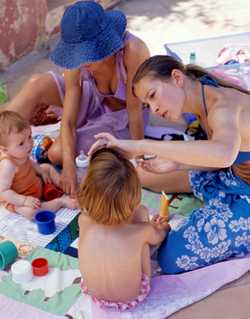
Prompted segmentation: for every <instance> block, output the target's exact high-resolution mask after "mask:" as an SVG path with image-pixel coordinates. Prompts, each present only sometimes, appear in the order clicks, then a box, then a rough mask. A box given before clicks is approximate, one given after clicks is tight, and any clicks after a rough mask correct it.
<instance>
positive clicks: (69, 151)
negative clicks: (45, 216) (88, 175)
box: [8, 1, 149, 195]
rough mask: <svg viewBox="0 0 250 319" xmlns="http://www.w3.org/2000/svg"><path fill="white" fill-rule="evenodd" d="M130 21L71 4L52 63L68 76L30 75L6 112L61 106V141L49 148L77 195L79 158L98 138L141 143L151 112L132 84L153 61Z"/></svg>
mask: <svg viewBox="0 0 250 319" xmlns="http://www.w3.org/2000/svg"><path fill="white" fill-rule="evenodd" d="M126 25H127V21H126V17H125V15H124V14H123V13H122V12H121V11H118V10H104V9H103V8H102V7H101V6H100V5H99V4H97V3H95V2H93V1H79V2H76V3H75V4H73V5H71V6H69V7H68V8H67V9H66V11H65V12H64V15H63V18H62V21H61V38H60V40H59V42H58V43H57V45H56V47H55V49H54V51H53V53H52V55H51V59H52V61H54V63H55V64H57V65H59V66H60V67H62V68H64V69H65V71H64V76H61V75H58V74H55V73H54V72H49V73H46V74H42V75H38V76H34V77H32V78H31V79H30V80H29V81H28V82H27V83H26V84H25V86H24V87H23V89H22V90H21V91H20V93H19V94H18V95H17V96H16V97H15V98H14V99H13V100H12V101H11V102H10V104H9V105H8V108H9V109H11V110H13V111H17V112H19V113H20V114H22V116H23V117H25V118H27V119H31V118H32V116H33V115H34V113H35V112H36V110H37V105H38V104H39V103H44V104H47V105H58V106H63V116H62V123H61V132H60V137H59V138H58V139H57V140H56V142H55V143H54V144H53V145H52V147H51V148H50V150H49V158H50V160H51V161H52V162H53V163H61V164H62V165H63V174H62V186H63V189H64V191H65V192H66V193H70V194H71V195H74V194H75V191H76V172H75V156H76V155H78V154H79V153H80V150H83V151H84V152H85V153H86V152H87V151H88V149H89V147H90V145H91V144H92V143H93V141H94V135H95V134H96V133H98V132H102V131H107V132H110V133H112V134H114V135H115V136H116V137H118V138H133V139H141V138H143V137H144V126H145V123H146V122H147V112H146V110H143V109H142V104H141V103H140V102H139V99H137V98H136V97H134V96H133V94H132V86H131V81H132V78H133V76H134V74H135V72H136V69H137V67H138V66H139V65H140V64H141V63H142V62H143V61H144V60H145V59H147V58H148V57H149V50H148V48H147V46H146V45H145V43H144V42H143V41H142V40H140V39H138V38H137V37H135V36H133V35H132V34H130V33H129V32H128V31H126Z"/></svg>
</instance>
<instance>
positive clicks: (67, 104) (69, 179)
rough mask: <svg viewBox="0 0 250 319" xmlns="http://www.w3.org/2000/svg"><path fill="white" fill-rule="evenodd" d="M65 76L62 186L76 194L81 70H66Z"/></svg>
mask: <svg viewBox="0 0 250 319" xmlns="http://www.w3.org/2000/svg"><path fill="white" fill-rule="evenodd" d="M64 78H65V97H64V102H63V107H64V109H63V117H62V123H61V132H60V134H61V141H62V164H63V172H62V188H63V190H64V191H65V192H66V193H69V194H71V195H74V194H75V192H76V171H75V143H76V123H77V116H78V112H79V108H80V99H81V87H80V70H66V71H65V72H64Z"/></svg>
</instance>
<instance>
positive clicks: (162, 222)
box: [151, 215, 170, 231]
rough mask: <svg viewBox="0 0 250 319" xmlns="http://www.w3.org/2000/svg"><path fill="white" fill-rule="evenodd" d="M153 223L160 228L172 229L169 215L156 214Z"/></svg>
mask: <svg viewBox="0 0 250 319" xmlns="http://www.w3.org/2000/svg"><path fill="white" fill-rule="evenodd" d="M151 224H152V225H153V226H154V227H155V228H156V229H158V230H166V231H167V230H170V225H169V223H168V219H167V217H161V216H160V215H156V216H154V217H153V218H152V219H151Z"/></svg>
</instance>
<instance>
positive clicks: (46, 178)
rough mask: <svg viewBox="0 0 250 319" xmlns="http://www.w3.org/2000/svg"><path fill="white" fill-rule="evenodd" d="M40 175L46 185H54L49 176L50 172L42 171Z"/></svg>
mask: <svg viewBox="0 0 250 319" xmlns="http://www.w3.org/2000/svg"><path fill="white" fill-rule="evenodd" d="M40 175H41V177H42V180H43V182H44V183H45V184H51V183H52V180H51V178H50V175H49V173H48V172H46V171H42V172H41V174H40Z"/></svg>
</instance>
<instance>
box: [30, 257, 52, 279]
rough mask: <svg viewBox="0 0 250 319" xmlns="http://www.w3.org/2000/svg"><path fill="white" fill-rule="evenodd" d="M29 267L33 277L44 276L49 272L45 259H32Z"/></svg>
mask: <svg viewBox="0 0 250 319" xmlns="http://www.w3.org/2000/svg"><path fill="white" fill-rule="evenodd" d="M31 266H32V272H33V275H34V276H45V275H47V273H48V272H49V264H48V260H47V259H46V258H42V257H39V258H36V259H33V261H32V263H31Z"/></svg>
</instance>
